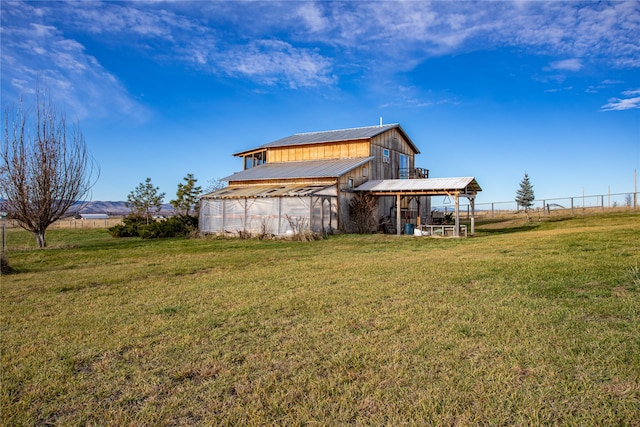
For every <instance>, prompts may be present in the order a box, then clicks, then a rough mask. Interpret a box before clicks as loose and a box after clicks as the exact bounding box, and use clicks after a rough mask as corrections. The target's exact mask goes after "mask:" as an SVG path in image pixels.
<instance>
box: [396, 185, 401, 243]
mask: <svg viewBox="0 0 640 427" xmlns="http://www.w3.org/2000/svg"><path fill="white" fill-rule="evenodd" d="M401 198H402V196H400V194H396V235H397V236H399V235H400V229H401V228H402V224H401V223H400V222H401V221H402V215H401V214H400V199H401Z"/></svg>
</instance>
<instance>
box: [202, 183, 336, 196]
mask: <svg viewBox="0 0 640 427" xmlns="http://www.w3.org/2000/svg"><path fill="white" fill-rule="evenodd" d="M312 195H317V196H334V197H335V196H337V189H336V186H335V185H330V186H326V185H301V184H298V185H293V184H289V185H277V184H274V185H241V186H233V187H226V188H222V189H220V190H217V191H214V192H213V193H209V194H205V195H204V196H202V198H203V199H251V198H259V197H305V196H312Z"/></svg>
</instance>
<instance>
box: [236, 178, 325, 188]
mask: <svg viewBox="0 0 640 427" xmlns="http://www.w3.org/2000/svg"><path fill="white" fill-rule="evenodd" d="M335 183H336V180H335V179H333V180H331V179H326V178H316V179H314V178H306V179H263V180H259V181H229V187H240V186H245V185H251V186H255V185H278V184H282V185H325V186H329V185H334V184H335Z"/></svg>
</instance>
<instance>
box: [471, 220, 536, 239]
mask: <svg viewBox="0 0 640 427" xmlns="http://www.w3.org/2000/svg"><path fill="white" fill-rule="evenodd" d="M540 225H541V223H540V222H539V221H533V220H532V221H527V222H523V221H521V220H519V221H514V220H512V219H504V220H491V221H486V222H485V221H483V222H481V223H479V224H478V223H477V224H476V235H478V234H479V235H485V236H491V235H499V234H511V233H521V232H525V231H533V230H536V229H538V228H539V227H540Z"/></svg>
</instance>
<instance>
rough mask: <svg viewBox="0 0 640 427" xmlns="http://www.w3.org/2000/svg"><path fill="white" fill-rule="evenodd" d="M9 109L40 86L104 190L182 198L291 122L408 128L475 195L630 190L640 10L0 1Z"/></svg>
mask: <svg viewBox="0 0 640 427" xmlns="http://www.w3.org/2000/svg"><path fill="white" fill-rule="evenodd" d="M0 5H1V6H0V7H1V12H2V21H1V23H2V29H1V31H2V32H1V36H2V38H1V48H2V51H1V55H2V58H1V59H2V65H1V67H2V69H1V72H2V73H1V83H2V106H3V107H7V106H10V105H11V104H12V103H15V102H16V101H17V99H18V98H19V96H20V95H22V96H23V97H24V98H25V100H26V101H30V100H31V99H32V96H33V92H34V88H35V81H36V80H37V79H38V78H40V79H41V80H43V81H44V82H45V84H46V86H47V88H48V89H49V91H50V92H51V94H52V96H53V99H54V101H55V103H56V105H57V106H58V108H60V109H63V110H64V111H65V112H66V115H67V118H68V119H70V120H72V121H73V120H78V121H79V122H80V127H81V129H82V131H83V134H84V136H85V139H86V141H87V144H88V146H89V149H90V151H91V153H92V154H93V156H94V157H95V158H96V160H97V161H98V163H99V164H100V167H101V176H100V179H99V181H98V182H97V184H96V185H95V187H94V189H93V195H92V199H93V200H110V201H117V200H126V197H127V194H129V192H130V191H131V190H133V189H134V188H135V187H136V186H137V185H138V184H139V183H141V182H143V181H144V180H145V178H146V177H151V179H152V182H153V183H154V184H155V185H157V186H159V187H160V189H161V191H163V192H165V193H166V195H167V196H166V198H165V201H166V202H168V200H169V199H171V198H172V197H174V196H175V192H176V188H177V185H178V183H179V182H181V181H182V178H183V177H184V176H185V175H186V174H187V173H193V174H194V175H195V177H196V178H197V179H198V182H199V184H201V185H203V186H206V185H207V181H209V180H215V179H217V178H221V177H224V176H227V175H229V174H231V173H233V172H236V171H238V170H241V169H242V163H241V160H240V159H237V158H235V157H232V154H233V153H234V152H238V151H242V150H245V149H249V148H253V147H255V146H258V145H262V144H264V143H267V142H270V141H273V140H276V139H279V138H282V137H285V136H288V135H291V134H294V133H299V132H312V131H320V130H330V129H342V128H350V127H361V126H370V125H377V124H378V123H379V120H380V117H382V118H383V121H384V123H400V124H401V125H402V127H403V128H404V129H405V131H406V132H407V134H408V135H409V136H410V137H411V138H412V140H413V141H414V142H415V144H416V145H417V146H418V148H419V149H420V151H421V154H420V155H419V156H418V157H417V161H416V166H418V167H423V168H427V169H430V171H431V176H432V177H454V176H475V177H476V179H477V180H478V182H479V183H480V185H481V186H482V188H483V192H482V193H481V194H480V197H479V199H478V203H483V202H499V201H509V200H513V199H514V197H515V192H516V190H517V189H518V187H519V183H520V181H521V179H522V177H523V175H524V173H525V172H527V173H528V174H529V177H530V179H531V182H532V184H533V185H534V191H535V194H536V198H537V199H542V198H554V197H565V196H578V195H580V194H582V192H583V191H584V193H585V194H587V195H589V194H606V193H607V192H608V191H611V193H622V192H630V191H633V188H634V169H637V170H639V171H640V44H639V43H638V40H640V3H639V2H637V1H630V2H618V1H616V2H597V3H596V2H578V1H570V2H558V1H553V2H542V1H530V2H529V1H517V2H516V1H514V2H500V1H492V2H488V1H484V2H466V1H464V2H463V1H447V2H445V1H439V2H417V1H360V2H356V1H343V2H327V1H322V2H296V1H283V2H275V1H268V2H267V1H264V2H240V1H227V2H220V1H211V2H205V1H193V2H189V1H185V2H177V1H176V2H174V1H149V2H113V1H85V2H72V1H65V2H62V1H55V2H45V1H37V2H36V1H34V2H12V1H4V0H3V1H2V3H0Z"/></svg>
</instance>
